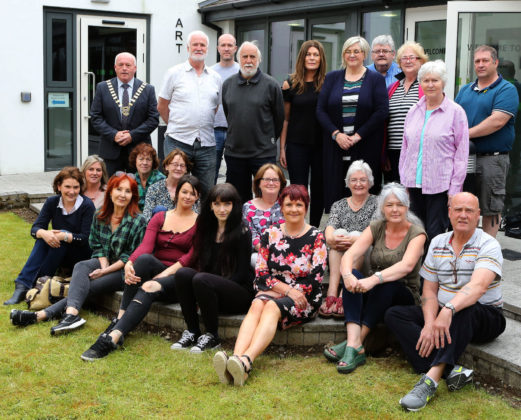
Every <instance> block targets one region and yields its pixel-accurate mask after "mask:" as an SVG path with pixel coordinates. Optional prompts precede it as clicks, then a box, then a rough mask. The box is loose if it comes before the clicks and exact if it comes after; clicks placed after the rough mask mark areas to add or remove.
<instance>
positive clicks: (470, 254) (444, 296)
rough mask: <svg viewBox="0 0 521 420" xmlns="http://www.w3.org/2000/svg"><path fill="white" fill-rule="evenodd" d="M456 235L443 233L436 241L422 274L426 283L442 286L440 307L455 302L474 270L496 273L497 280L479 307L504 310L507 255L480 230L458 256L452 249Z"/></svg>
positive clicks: (439, 293) (489, 287) (496, 242)
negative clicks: (503, 269) (502, 285)
mask: <svg viewBox="0 0 521 420" xmlns="http://www.w3.org/2000/svg"><path fill="white" fill-rule="evenodd" d="M452 235H453V232H447V233H442V234H441V235H438V236H436V237H435V238H434V239H433V240H432V242H431V244H430V246H429V252H428V253H427V256H426V257H425V262H424V263H423V266H422V268H421V270H420V275H421V276H422V277H423V278H424V279H425V280H427V281H433V282H438V283H439V289H438V302H439V304H440V305H445V303H447V302H449V301H450V300H452V298H453V297H454V296H455V295H456V293H458V292H459V291H460V290H461V288H462V287H463V286H465V285H466V284H467V283H469V282H470V280H471V277H472V274H473V273H474V270H476V269H478V268H486V269H488V270H490V271H492V272H494V273H496V278H495V279H494V281H493V282H492V283H490V285H489V286H488V289H487V291H486V292H485V293H484V294H483V295H482V296H481V297H480V298H479V303H481V304H483V305H493V306H497V307H502V306H503V296H502V293H501V284H500V282H501V276H502V265H503V255H502V254H501V246H500V245H499V242H498V241H497V240H496V239H494V238H493V237H492V236H490V235H489V234H487V233H485V232H483V231H482V230H481V229H476V230H475V231H474V234H473V235H472V237H471V238H470V239H469V241H468V242H467V243H466V244H465V245H464V246H463V248H462V250H461V252H460V254H459V255H458V256H456V255H455V253H454V249H453V248H452Z"/></svg>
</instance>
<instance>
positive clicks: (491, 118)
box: [455, 45, 519, 237]
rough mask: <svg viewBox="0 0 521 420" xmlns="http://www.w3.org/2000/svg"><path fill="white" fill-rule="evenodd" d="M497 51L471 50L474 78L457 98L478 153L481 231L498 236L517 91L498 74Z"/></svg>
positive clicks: (517, 103) (512, 134)
mask: <svg viewBox="0 0 521 420" xmlns="http://www.w3.org/2000/svg"><path fill="white" fill-rule="evenodd" d="M498 64H499V60H498V56H497V51H496V49H495V48H493V47H490V46H488V45H481V46H479V47H478V48H476V49H475V50H474V70H475V72H476V76H477V79H476V81H475V82H472V83H469V84H467V85H465V86H463V87H462V88H461V90H460V91H459V93H458V96H457V97H456V99H455V101H456V103H458V104H460V105H461V106H462V108H463V109H464V110H465V113H466V114H467V119H468V121H469V138H470V139H471V140H472V141H473V142H474V144H475V146H476V152H477V160H476V172H477V179H476V185H479V188H480V191H479V200H480V201H479V204H480V206H481V210H482V212H483V222H482V226H483V230H484V231H485V232H487V233H488V234H490V235H492V236H494V237H495V236H496V235H497V231H498V229H499V223H500V221H501V211H502V210H503V204H504V201H505V185H506V180H507V173H508V169H509V167H510V159H509V156H508V154H509V152H510V151H511V150H512V146H513V144H514V139H515V126H514V123H515V117H516V113H517V109H518V106H519V97H518V95H517V90H516V88H515V87H514V85H512V83H510V82H507V81H506V80H505V79H503V77H502V76H501V75H500V74H499V73H498V72H497V67H498Z"/></svg>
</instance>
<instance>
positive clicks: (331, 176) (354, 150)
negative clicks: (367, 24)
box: [317, 36, 389, 212]
mask: <svg viewBox="0 0 521 420" xmlns="http://www.w3.org/2000/svg"><path fill="white" fill-rule="evenodd" d="M368 55H369V44H368V43H367V41H366V40H365V39H364V38H362V37H360V36H354V37H351V38H349V39H348V40H347V41H346V42H344V46H343V48H342V62H343V68H342V69H341V70H335V71H332V72H329V73H328V74H327V75H326V79H325V81H324V85H323V86H322V90H321V91H320V94H319V97H318V104H317V118H318V120H319V122H320V125H321V126H322V132H323V140H324V141H323V151H324V158H323V159H324V161H323V162H324V200H325V203H324V204H325V208H326V212H329V209H330V208H331V204H332V203H334V202H335V201H338V200H340V199H341V198H342V197H345V196H346V195H348V190H347V188H346V187H345V186H344V184H343V180H344V176H345V174H346V172H347V168H348V167H349V165H350V164H351V162H353V161H355V160H358V159H363V160H364V161H365V162H367V163H368V164H369V166H370V167H371V170H372V171H373V175H374V186H373V188H372V189H371V192H372V193H373V194H375V193H378V192H379V191H380V186H381V173H382V171H381V156H382V147H383V139H384V122H385V119H386V118H387V115H388V113H389V99H388V97H387V89H386V87H385V79H384V78H383V76H382V75H380V74H379V73H376V72H372V71H369V70H368V69H367V67H365V66H364V60H365V58H366V57H367V56H368Z"/></svg>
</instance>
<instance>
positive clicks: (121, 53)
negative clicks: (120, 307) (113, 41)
mask: <svg viewBox="0 0 521 420" xmlns="http://www.w3.org/2000/svg"><path fill="white" fill-rule="evenodd" d="M122 55H130V56H131V57H132V59H133V60H134V65H135V66H137V60H136V56H135V55H134V54H131V53H129V52H126V51H123V52H120V53H119V54H118V55H116V57H115V58H114V65H116V64H117V62H118V58H119V57H121V56H122Z"/></svg>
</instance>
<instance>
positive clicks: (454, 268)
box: [449, 257, 458, 284]
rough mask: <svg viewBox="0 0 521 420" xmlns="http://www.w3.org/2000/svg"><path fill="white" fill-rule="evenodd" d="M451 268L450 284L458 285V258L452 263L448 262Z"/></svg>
mask: <svg viewBox="0 0 521 420" xmlns="http://www.w3.org/2000/svg"><path fill="white" fill-rule="evenodd" d="M449 263H450V266H451V267H452V282H453V283H454V284H456V283H458V257H456V258H454V261H449Z"/></svg>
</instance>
